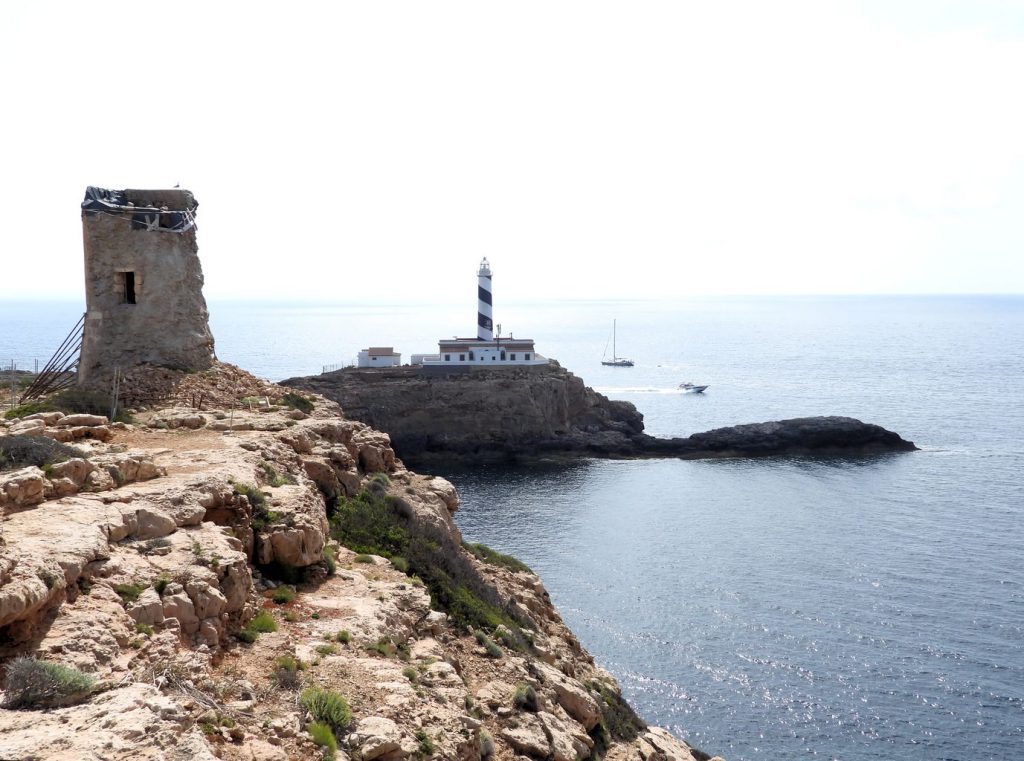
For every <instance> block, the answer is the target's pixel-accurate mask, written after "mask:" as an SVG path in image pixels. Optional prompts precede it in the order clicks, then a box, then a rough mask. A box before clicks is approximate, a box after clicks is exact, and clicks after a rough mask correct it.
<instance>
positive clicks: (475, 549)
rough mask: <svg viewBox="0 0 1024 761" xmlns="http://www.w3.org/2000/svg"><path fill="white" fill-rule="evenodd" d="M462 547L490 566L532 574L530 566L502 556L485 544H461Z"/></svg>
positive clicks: (510, 557) (508, 556) (509, 556)
mask: <svg viewBox="0 0 1024 761" xmlns="http://www.w3.org/2000/svg"><path fill="white" fill-rule="evenodd" d="M462 546H463V547H465V548H466V549H467V550H469V551H470V552H471V553H473V555H474V556H476V557H477V558H479V559H480V560H482V561H484V562H485V563H489V564H490V565H496V566H501V567H502V568H508V569H509V570H511V571H526V572H528V573H533V571H532V570H531V569H530V566H528V565H526V563H524V562H523V561H521V560H519V559H517V558H514V557H512V556H511V555H504V554H502V553H500V552H498V551H497V550H492V549H491V548H490V547H488V546H487V545H486V544H480V543H477V544H470V543H468V542H463V543H462Z"/></svg>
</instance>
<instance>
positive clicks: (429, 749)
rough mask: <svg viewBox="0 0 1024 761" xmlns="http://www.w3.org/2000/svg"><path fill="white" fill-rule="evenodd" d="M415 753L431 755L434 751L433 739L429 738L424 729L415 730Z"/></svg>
mask: <svg viewBox="0 0 1024 761" xmlns="http://www.w3.org/2000/svg"><path fill="white" fill-rule="evenodd" d="M415 736H416V743H417V748H416V755H417V756H421V757H422V756H431V755H433V753H434V750H435V748H434V741H433V740H431V739H430V735H428V734H427V731H426V730H425V729H417V730H416V735H415Z"/></svg>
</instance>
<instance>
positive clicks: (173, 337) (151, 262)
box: [78, 187, 213, 386]
mask: <svg viewBox="0 0 1024 761" xmlns="http://www.w3.org/2000/svg"><path fill="white" fill-rule="evenodd" d="M198 206H199V205H198V204H197V203H196V200H195V198H194V197H193V195H192V193H191V192H189V191H188V190H184V189H182V188H168V189H162V190H108V189H105V188H97V187H89V188H87V189H86V191H85V198H84V200H83V201H82V233H83V243H84V246H85V306H86V317H85V328H84V334H83V338H82V355H81V360H80V362H79V366H78V383H79V385H83V386H104V385H105V384H107V383H108V381H109V379H110V378H111V377H112V375H113V373H114V371H115V369H120V370H121V371H125V370H127V369H128V368H130V367H132V366H135V365H140V364H151V365H159V366H161V367H165V368H173V369H179V370H185V371H197V370H205V369H207V368H208V367H210V365H211V364H212V361H213V335H212V334H211V333H210V326H209V315H208V312H207V308H206V300H205V299H204V298H203V270H202V266H201V264H200V262H199V247H198V244H197V242H196V225H195V211H196V209H197V208H198Z"/></svg>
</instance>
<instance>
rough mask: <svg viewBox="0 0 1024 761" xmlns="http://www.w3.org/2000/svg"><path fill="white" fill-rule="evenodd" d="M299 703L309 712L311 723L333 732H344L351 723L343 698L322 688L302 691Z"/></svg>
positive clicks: (350, 714) (310, 688) (350, 715)
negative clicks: (320, 724)
mask: <svg viewBox="0 0 1024 761" xmlns="http://www.w3.org/2000/svg"><path fill="white" fill-rule="evenodd" d="M299 703H300V704H301V705H302V707H303V708H305V709H306V710H307V711H309V713H310V715H311V716H312V717H313V721H316V722H320V723H322V724H326V725H328V726H329V727H331V728H332V729H333V730H334V731H335V732H344V731H345V730H346V729H348V726H349V725H350V724H351V723H352V709H350V708H349V707H348V701H347V700H345V698H344V696H342V695H341V694H339V693H337V692H334V691H332V690H325V689H323V688H322V687H309V688H307V689H305V690H303V692H302V695H301V696H300V697H299Z"/></svg>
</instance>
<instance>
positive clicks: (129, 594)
mask: <svg viewBox="0 0 1024 761" xmlns="http://www.w3.org/2000/svg"><path fill="white" fill-rule="evenodd" d="M148 586H149V585H148V584H115V585H114V591H115V592H117V594H118V595H120V597H121V600H122V601H123V602H126V603H129V602H135V601H136V600H138V599H139V595H141V594H142V592H143V590H144V589H146V588H147V587H148Z"/></svg>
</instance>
